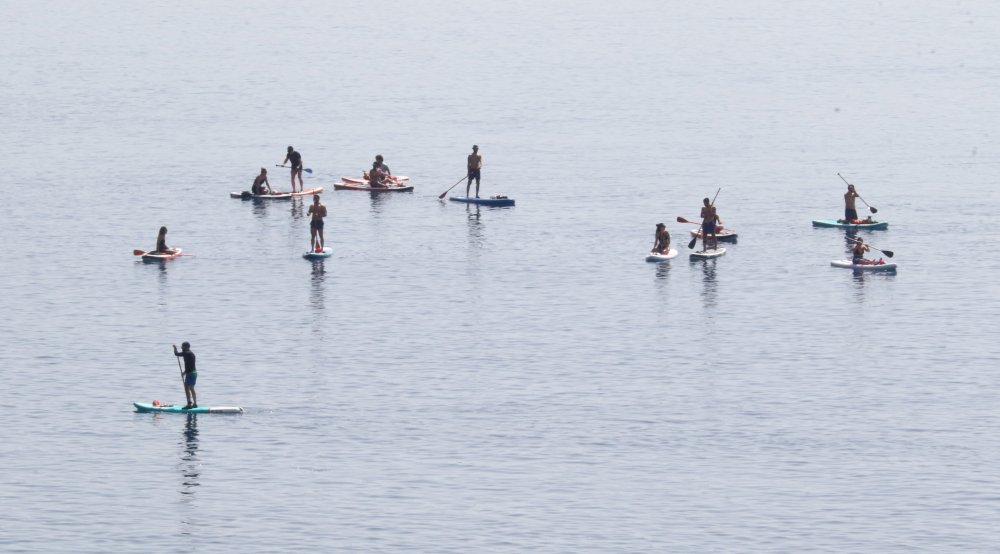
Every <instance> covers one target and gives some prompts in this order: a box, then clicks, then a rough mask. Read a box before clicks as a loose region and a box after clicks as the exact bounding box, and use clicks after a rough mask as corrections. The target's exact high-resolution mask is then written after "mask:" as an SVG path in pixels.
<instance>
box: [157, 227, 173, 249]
mask: <svg viewBox="0 0 1000 554" xmlns="http://www.w3.org/2000/svg"><path fill="white" fill-rule="evenodd" d="M156 253H157V254H173V253H174V249H173V248H170V247H169V246H167V228H166V227H160V234H158V235H156Z"/></svg>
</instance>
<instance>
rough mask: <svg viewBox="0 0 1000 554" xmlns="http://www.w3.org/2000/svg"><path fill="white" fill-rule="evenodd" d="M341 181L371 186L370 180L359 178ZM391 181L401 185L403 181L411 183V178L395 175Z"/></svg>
mask: <svg viewBox="0 0 1000 554" xmlns="http://www.w3.org/2000/svg"><path fill="white" fill-rule="evenodd" d="M340 180H341V181H343V182H345V183H347V184H349V185H365V186H368V184H369V183H368V179H358V178H357V177H341V178H340ZM389 180H390V181H392V182H393V183H396V184H399V183H402V182H403V181H409V180H410V178H409V177H407V176H405V175H393V176H392V177H389Z"/></svg>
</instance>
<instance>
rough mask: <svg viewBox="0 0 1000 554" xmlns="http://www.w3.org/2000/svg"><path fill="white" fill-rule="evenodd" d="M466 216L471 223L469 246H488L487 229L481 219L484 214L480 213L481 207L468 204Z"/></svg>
mask: <svg viewBox="0 0 1000 554" xmlns="http://www.w3.org/2000/svg"><path fill="white" fill-rule="evenodd" d="M465 215H466V219H467V220H468V222H469V244H470V245H472V246H474V247H476V248H482V247H483V246H485V244H486V233H485V231H486V229H485V226H484V224H483V222H482V220H481V219H480V218H481V217H482V212H480V211H479V206H478V205H477V206H475V207H473V205H472V204H466V205H465Z"/></svg>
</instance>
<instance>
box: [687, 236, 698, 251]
mask: <svg viewBox="0 0 1000 554" xmlns="http://www.w3.org/2000/svg"><path fill="white" fill-rule="evenodd" d="M695 244H698V237H695V238H693V239H691V242H689V243H688V250H692V249H694V245H695Z"/></svg>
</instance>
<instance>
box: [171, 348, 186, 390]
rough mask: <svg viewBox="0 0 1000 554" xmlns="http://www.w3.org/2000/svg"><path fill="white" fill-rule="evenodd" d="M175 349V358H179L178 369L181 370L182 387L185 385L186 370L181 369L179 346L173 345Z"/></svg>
mask: <svg viewBox="0 0 1000 554" xmlns="http://www.w3.org/2000/svg"><path fill="white" fill-rule="evenodd" d="M170 346H173V347H174V358H177V369H179V370H181V385H184V384H185V383H184V368H183V367H181V358H180V356H178V355H177V345H176V344H171V345H170Z"/></svg>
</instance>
